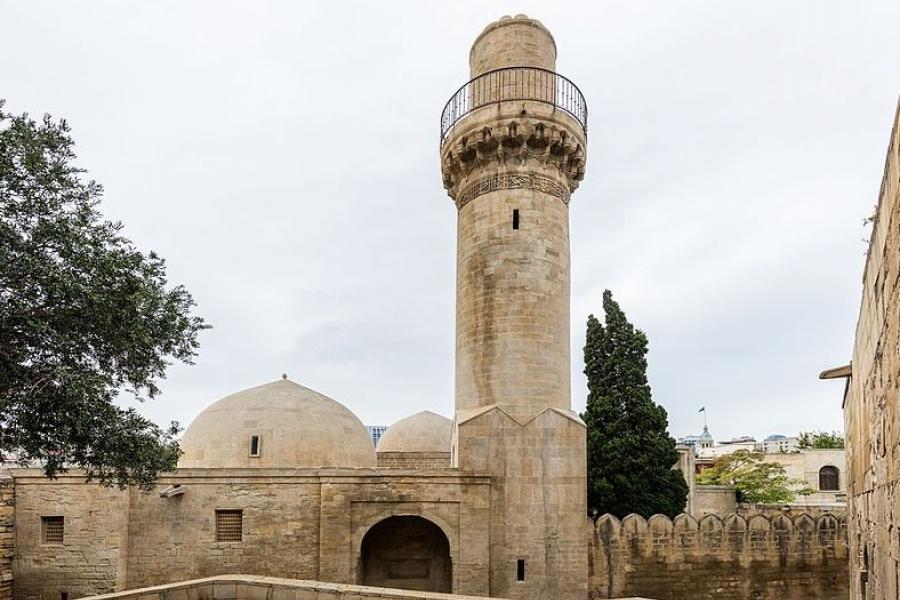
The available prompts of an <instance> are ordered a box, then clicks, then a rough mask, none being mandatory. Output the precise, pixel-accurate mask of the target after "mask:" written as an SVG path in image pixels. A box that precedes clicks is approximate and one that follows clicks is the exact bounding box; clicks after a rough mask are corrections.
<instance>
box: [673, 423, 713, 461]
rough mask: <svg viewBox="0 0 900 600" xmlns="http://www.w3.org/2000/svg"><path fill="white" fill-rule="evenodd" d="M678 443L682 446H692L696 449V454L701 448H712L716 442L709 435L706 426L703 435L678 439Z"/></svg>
mask: <svg viewBox="0 0 900 600" xmlns="http://www.w3.org/2000/svg"><path fill="white" fill-rule="evenodd" d="M678 443H679V444H680V445H682V446H690V447H691V448H693V449H694V453H695V454H696V453H698V452H699V451H700V449H701V448H711V447H712V446H713V445H714V444H715V443H716V442H715V440H714V439H713V436H712V435H711V434H710V433H709V428H708V427H707V426H706V425H704V426H703V433H701V434H700V435H686V436H684V437H682V438H678Z"/></svg>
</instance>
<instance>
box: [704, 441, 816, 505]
mask: <svg viewBox="0 0 900 600" xmlns="http://www.w3.org/2000/svg"><path fill="white" fill-rule="evenodd" d="M764 458H765V455H764V454H763V453H762V452H751V451H750V450H735V451H734V452H732V453H730V454H726V455H724V456H720V457H719V458H717V459H716V462H715V463H713V466H712V467H710V468H708V469H706V470H705V471H703V472H702V473H700V474H699V475H697V478H696V479H695V481H696V482H697V483H698V484H699V485H729V486H733V487H734V488H735V490H737V495H738V502H752V503H760V504H787V503H790V502H793V501H794V500H795V499H796V497H797V496H798V495H801V496H806V495H809V494H813V493H815V491H816V490H814V489H812V488H811V487H809V486H807V485H806V482H805V481H804V480H802V479H792V478H790V477H788V476H787V473H786V472H785V470H784V467H783V466H782V465H780V464H778V463H775V462H766V461H765V460H764Z"/></svg>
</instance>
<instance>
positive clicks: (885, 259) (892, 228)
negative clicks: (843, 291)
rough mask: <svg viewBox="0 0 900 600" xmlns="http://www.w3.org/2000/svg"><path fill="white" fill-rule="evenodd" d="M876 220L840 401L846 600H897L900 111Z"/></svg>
mask: <svg viewBox="0 0 900 600" xmlns="http://www.w3.org/2000/svg"><path fill="white" fill-rule="evenodd" d="M875 217H876V221H875V223H874V226H873V231H872V237H871V239H870V242H869V251H868V256H867V258H866V267H865V273H864V275H863V291H862V302H861V306H860V312H859V321H858V323H857V327H856V341H855V343H854V346H853V361H852V377H851V379H850V381H849V383H848V386H847V389H846V395H845V398H844V428H845V431H846V436H847V464H848V474H849V477H848V482H847V501H848V506H849V511H850V557H851V560H850V576H851V580H852V584H851V586H850V587H851V598H852V600H862V599H866V600H872V599H874V600H896V598H898V597H900V535H898V529H900V421H898V419H900V411H898V402H900V395H898V387H900V107H898V112H897V117H896V118H895V121H894V126H893V131H892V133H891V138H890V144H889V146H888V151H887V158H886V160H885V168H884V178H883V180H882V184H881V192H880V195H879V199H878V206H877V210H876V213H875Z"/></svg>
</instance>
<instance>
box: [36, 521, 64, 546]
mask: <svg viewBox="0 0 900 600" xmlns="http://www.w3.org/2000/svg"><path fill="white" fill-rule="evenodd" d="M64 534H65V518H64V517H41V541H42V542H43V543H45V544H62V543H63V537H64Z"/></svg>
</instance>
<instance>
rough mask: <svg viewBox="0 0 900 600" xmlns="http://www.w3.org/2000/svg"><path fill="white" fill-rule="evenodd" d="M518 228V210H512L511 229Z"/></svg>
mask: <svg viewBox="0 0 900 600" xmlns="http://www.w3.org/2000/svg"><path fill="white" fill-rule="evenodd" d="M518 228H519V209H518V208H514V209H513V229H518Z"/></svg>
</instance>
